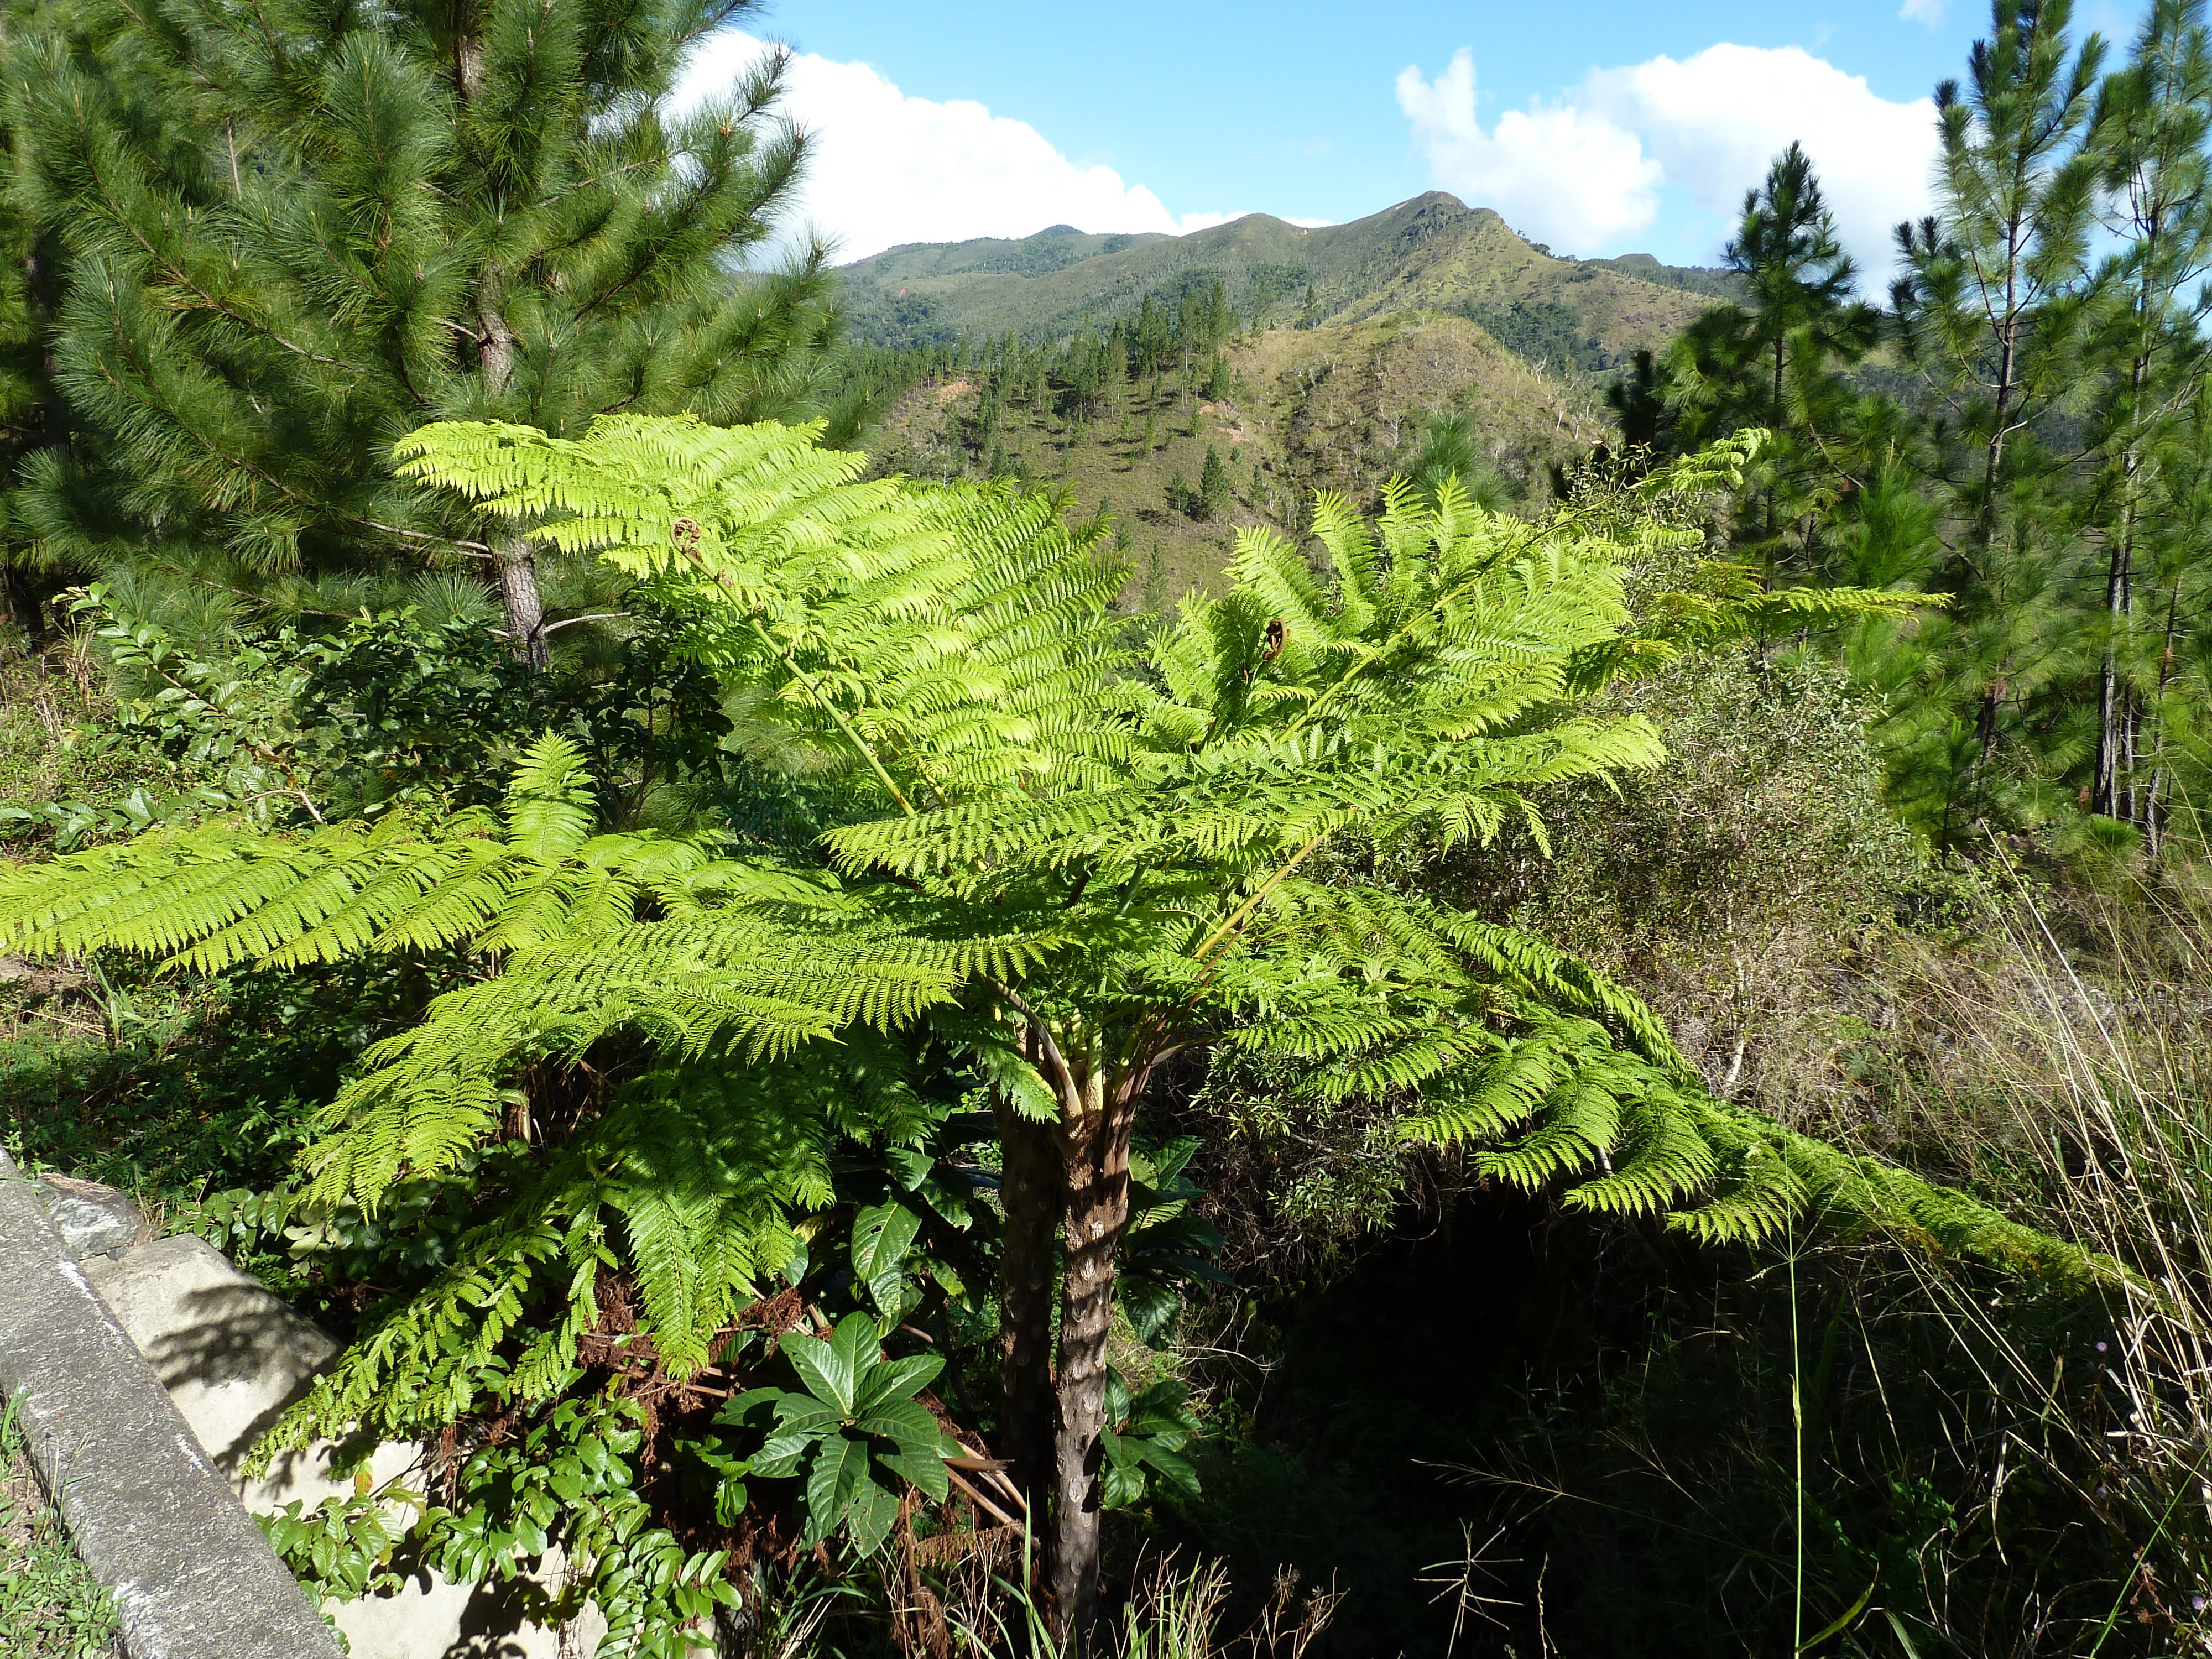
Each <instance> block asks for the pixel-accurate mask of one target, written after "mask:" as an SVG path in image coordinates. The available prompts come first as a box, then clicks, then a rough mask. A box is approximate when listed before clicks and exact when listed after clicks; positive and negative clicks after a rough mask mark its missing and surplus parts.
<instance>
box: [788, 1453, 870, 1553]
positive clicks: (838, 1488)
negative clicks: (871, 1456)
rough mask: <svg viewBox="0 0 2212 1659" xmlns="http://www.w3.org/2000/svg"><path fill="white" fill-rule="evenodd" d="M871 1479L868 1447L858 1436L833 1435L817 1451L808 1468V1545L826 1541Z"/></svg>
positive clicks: (804, 1540) (806, 1540)
mask: <svg viewBox="0 0 2212 1659" xmlns="http://www.w3.org/2000/svg"><path fill="white" fill-rule="evenodd" d="M869 1484H870V1482H869V1480H868V1453H867V1449H866V1447H865V1446H863V1445H862V1444H861V1443H860V1442H859V1441H857V1440H848V1439H847V1438H846V1437H844V1436H843V1435H842V1434H838V1435H832V1436H830V1437H829V1438H828V1439H827V1440H824V1441H823V1443H822V1444H821V1449H819V1450H817V1452H816V1453H815V1454H814V1462H813V1465H812V1467H811V1468H809V1469H808V1470H807V1471H806V1535H805V1538H804V1539H803V1540H802V1542H803V1543H805V1544H807V1545H810V1546H811V1545H814V1544H818V1543H820V1542H822V1541H823V1540H824V1539H826V1538H828V1537H829V1534H831V1533H833V1532H835V1531H836V1529H837V1524H838V1522H840V1521H842V1520H843V1518H844V1516H845V1510H846V1508H847V1506H848V1505H849V1504H851V1503H852V1501H853V1499H854V1498H855V1497H856V1496H857V1495H858V1494H859V1493H860V1491H861V1490H862V1488H864V1487H866V1486H868V1485H869Z"/></svg>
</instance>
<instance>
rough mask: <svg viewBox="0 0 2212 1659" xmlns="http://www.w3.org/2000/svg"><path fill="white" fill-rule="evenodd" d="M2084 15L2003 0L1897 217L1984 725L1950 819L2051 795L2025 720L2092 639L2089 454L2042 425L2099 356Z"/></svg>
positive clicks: (1958, 679) (1974, 698)
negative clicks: (2077, 597)
mask: <svg viewBox="0 0 2212 1659" xmlns="http://www.w3.org/2000/svg"><path fill="white" fill-rule="evenodd" d="M2070 20H2071V8H2070V6H2069V3H2068V0H1996V3H1995V4H1994V6H1993V8H1992V24H1993V27H1992V33H1991V35H1990V38H1989V39H1987V40H1979V41H1977V42H1976V43H1975V45H1974V48H1973V52H1972V58H1971V59H1970V68H1971V77H1970V81H1969V83H1968V85H1967V86H1966V88H1964V89H1963V91H1962V89H1961V88H1960V87H1959V85H1958V84H1957V83H1956V82H1948V81H1947V82H1944V83H1943V84H1942V85H1941V86H1939V87H1938V88H1936V110H1937V120H1938V128H1939V137H1940V141H1941V144H1942V151H1941V156H1940V160H1939V163H1938V168H1937V176H1936V190H1937V197H1938V204H1939V212H1938V213H1937V214H1936V215H1935V216H1931V217H1929V218H1928V219H1926V220H1924V221H1923V222H1921V223H1920V224H1918V225H1917V226H1914V225H1901V226H1899V228H1898V246H1899V253H1900V255H1901V258H1902V262H1903V264H1904V266H1905V274H1904V275H1903V276H1900V277H1899V279H1898V281H1897V283H1895V285H1894V287H1893V301H1894V306H1895V310H1896V313H1897V316H1898V319H1899V325H1900V327H1901V330H1902V333H1903V337H1904V342H1905V347H1906V349H1907V352H1908V354H1909V356H1911V360H1912V361H1913V362H1915V363H1917V365H1919V366H1921V367H1923V368H1924V369H1925V370H1926V372H1927V373H1928V374H1929V377H1930V379H1931V380H1933V382H1934V385H1935V389H1936V392H1937V394H1938V396H1939V397H1940V398H1941V399H1942V404H1943V407H1944V414H1945V419H1944V422H1943V423H1942V432H1941V434H1940V437H1939V441H1940V445H1941V451H1942V453H1940V454H1939V456H1938V458H1937V460H1936V470H1937V472H1938V476H1939V479H1940V483H1941V486H1942V489H1943V491H1944V493H1945V495H1946V496H1947V498H1948V499H1947V501H1946V503H1945V504H1946V506H1947V507H1948V509H1949V512H1950V513H1951V514H1952V515H1953V516H1954V520H1955V521H1956V522H1957V523H1958V524H1959V525H1960V527H1961V529H1960V534H1959V535H1958V536H1957V537H1956V538H1955V539H1954V542H1953V544H1952V545H1951V546H1950V548H1949V550H1948V557H1947V558H1946V560H1945V561H1944V563H1943V567H1942V569H1941V570H1940V571H1939V573H1938V574H1937V582H1938V585H1939V586H1942V588H1943V589H1945V590H1946V591H1948V592H1950V593H1951V594H1952V595H1954V614H1955V616H1956V618H1957V623H1956V626H1955V628H1954V630H1953V635H1952V639H1953V646H1952V649H1951V650H1950V651H1949V653H1948V660H1947V664H1946V672H1947V674H1948V679H1949V684H1948V686H1947V687H1946V689H1945V690H1942V692H1941V693H1939V694H1937V695H1940V696H1943V697H1944V698H1946V699H1947V700H1952V701H1953V702H1954V705H1963V707H1960V708H1959V713H1958V714H1957V716H1956V718H1957V719H1960V720H1964V722H1965V723H1966V725H1967V726H1970V727H1971V728H1972V746H1971V749H1962V748H1960V746H1958V745H1954V746H1953V747H1952V749H1951V750H1950V752H1953V753H1960V752H1963V753H1967V754H1969V755H1971V757H1972V760H1971V764H1970V765H1969V766H1968V767H1967V768H1966V770H1965V771H1964V772H1963V773H1962V774H1960V775H1957V776H1954V778H1952V779H1950V780H1949V781H1948V784H1947V785H1946V787H1948V789H1949V791H1950V792H1951V799H1950V801H1949V802H1948V804H1947V805H1946V807H1945V810H1944V812H1943V822H1944V823H1946V824H1956V825H1959V826H1960V827H1963V825H1964V823H1966V822H1967V821H1970V820H1972V819H1976V818H1982V817H1990V816H1991V815H1993V814H1999V813H2001V812H2009V811H2014V810H2015V807H2014V806H2011V805H2006V804H2005V803H2006V799H2007V798H2008V796H2009V795H2011V794H2012V793H2015V792H2019V793H2020V801H2019V803H2018V805H2017V809H2016V810H2020V811H2027V812H2028V813H2030V814H2037V813H2040V812H2042V811H2045V808H2044V807H2043V806H2041V805H2036V804H2033V800H2032V797H2033V796H2034V795H2035V794H2036V793H2037V792H2039V791H2040V790H2042V789H2043V788H2045V778H2044V773H2045V765H2044V763H2043V761H2042V759H2041V758H2040V757H2039V754H2038V752H2037V748H2038V738H2039V735H2041V734H2047V733H2048V732H2050V731H2051V726H2050V725H2049V723H2048V722H2044V723H2043V725H2042V733H2039V731H2038V730H2037V729H2036V728H2035V727H2034V726H2030V725H2029V724H2027V719H2028V717H2029V716H2031V715H2033V714H2035V713H2036V710H2037V705H2038V702H2039V700H2042V701H2047V700H2048V696H2049V694H2050V691H2051V688H2053V687H2054V686H2056V685H2058V684H2061V683H2063V681H2064V680H2066V679H2067V678H2069V675H2070V673H2071V670H2072V664H2071V662H2070V660H2069V659H2070V656H2071V654H2072V653H2074V652H2075V651H2076V650H2078V648H2079V645H2080V641H2079V639H2078V637H2077V636H2078V635H2079V632H2080V630H2079V627H2078V619H2068V618H2066V617H2065V616H2064V611H2065V606H2064V603H2063V600H2064V595H2065V594H2066V592H2067V591H2068V590H2069V587H2070V586H2072V585H2073V582H2074V580H2075V575H2074V572H2073V570H2072V568H2071V564H2072V562H2074V561H2075V560H2076V559H2077V558H2078V557H2079V556H2080V553H2081V549H2080V547H2079V545H2078V544H2077V543H2076V542H2075V539H2074V538H2073V536H2072V534H2071V529H2072V526H2071V522H2070V521H2071V520H2072V519H2073V517H2074V516H2075V507H2074V504H2073V503H2072V502H2071V501H2069V500H2068V499H2066V496H2067V486H2068V480H2069V471H2070V469H2071V467H2072V465H2073V464H2074V462H2075V459H2077V458H2076V457H2075V456H2073V455H2070V454H2063V453H2062V454H2051V453H2046V451H2045V449H2044V448H2043V447H2042V446H2041V445H2040V444H2039V443H2038V442H2037V441H2036V438H2035V433H2036V431H2037V429H2038V425H2039V422H2042V420H2043V418H2044V416H2045V415H2047V414H2048V413H2049V412H2050V411H2051V410H2052V409H2053V408H2054V407H2055V406H2056V405H2057V403H2058V402H2059V400H2060V399H2061V398H2063V397H2064V396H2065V395H2066V394H2067V393H2069V392H2071V391H2072V390H2074V389H2075V386H2077V385H2078V383H2079V380H2080V376H2081V374H2082V372H2083V370H2084V367H2085V365H2084V362H2083V358H2082V351H2081V348H2082V346H2083V344H2084V343H2085V338H2086V337H2085V333H2084V331H2083V329H2082V327H2081V324H2082V321H2083V315H2082V313H2083V307H2084V303H2085V301H2084V295H2083V285H2084V278H2085V276H2086V274H2087V239H2088V234H2089V231H2090V229H2091V228H2092V224H2093V216H2092V210H2093V206H2094V203H2095V195H2096V185H2097V161H2096V157H2095V155H2093V153H2092V152H2091V151H2090V150H2089V149H2087V148H2086V147H2085V146H2084V144H2083V143H2082V139H2083V138H2084V137H2085V135H2086V132H2087V126H2088V123H2089V120H2090V118H2091V115H2092V114H2093V107H2094V101H2095V93H2096V89H2097V77H2098V71H2099V67H2100V64H2101V62H2102V60H2103V55H2104V46H2103V42H2102V41H2101V40H2100V39H2099V38H2098V37H2097V36H2095V35H2093V34H2092V35H2090V36H2089V37H2088V38H2087V40H2084V41H2083V42H2082V43H2081V48H2080V50H2079V51H2076V50H2075V48H2074V47H2073V46H2072V44H2071V42H2070V40H2069V36H2068V33H2067V27H2068V24H2069V21H2070ZM2069 621H2070V623H2071V625H2069ZM1948 718H1949V717H1947V720H1948ZM2008 721H2010V722H2013V725H2012V728H2011V735H2012V737H2013V738H2014V739H2015V741H2014V744H2013V747H2012V750H2011V751H2010V755H2009V757H2008V758H2009V760H2010V762H2011V764H2010V767H2009V769H2008V770H2000V769H1999V766H1998V763H1999V761H2000V759H2001V757H2000V748H2001V746H2002V743H2003V740H2004V738H2006V736H2007V733H2008Z"/></svg>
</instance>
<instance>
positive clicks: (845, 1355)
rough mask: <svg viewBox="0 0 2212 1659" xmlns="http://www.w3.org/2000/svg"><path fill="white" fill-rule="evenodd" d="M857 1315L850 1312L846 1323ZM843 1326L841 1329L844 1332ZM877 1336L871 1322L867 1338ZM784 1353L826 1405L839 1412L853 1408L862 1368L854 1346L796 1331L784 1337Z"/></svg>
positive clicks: (841, 1413) (842, 1412)
mask: <svg viewBox="0 0 2212 1659" xmlns="http://www.w3.org/2000/svg"><path fill="white" fill-rule="evenodd" d="M855 1317H857V1316H850V1315H848V1316H847V1318H846V1321H845V1323H846V1324H847V1325H850V1324H851V1323H852V1322H853V1319H854V1318H855ZM842 1329H843V1328H842V1327H841V1328H840V1329H839V1334H840V1335H842ZM868 1340H869V1341H871V1342H873V1341H874V1340H876V1328H875V1325H874V1322H872V1321H870V1322H868ZM782 1346H783V1352H784V1357H785V1358H787V1359H789V1360H790V1361H791V1364H792V1368H793V1370H796V1371H797V1372H798V1373H799V1381H800V1382H802V1383H805V1385H806V1386H807V1388H808V1389H810V1390H811V1392H812V1393H813V1395H814V1396H815V1398H816V1399H817V1400H819V1401H822V1402H823V1404H824V1405H829V1406H835V1407H836V1408H837V1410H838V1413H839V1414H840V1415H841V1416H842V1415H843V1414H844V1413H849V1412H850V1411H851V1410H852V1409H853V1395H854V1389H855V1386H856V1385H857V1383H858V1382H859V1380H860V1368H859V1366H857V1365H855V1364H854V1362H853V1358H852V1346H853V1345H852V1344H850V1343H847V1344H845V1345H843V1346H839V1345H838V1343H837V1341H836V1340H835V1338H824V1337H819V1336H807V1335H805V1334H802V1333H800V1332H798V1331H793V1332H791V1333H790V1334H788V1335H787V1336H786V1337H785V1338H784V1339H783V1344H782Z"/></svg>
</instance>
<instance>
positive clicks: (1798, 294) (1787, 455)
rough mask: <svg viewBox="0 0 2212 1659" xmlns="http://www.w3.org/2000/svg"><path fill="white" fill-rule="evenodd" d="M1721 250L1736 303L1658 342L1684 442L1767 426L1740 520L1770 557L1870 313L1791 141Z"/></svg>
mask: <svg viewBox="0 0 2212 1659" xmlns="http://www.w3.org/2000/svg"><path fill="white" fill-rule="evenodd" d="M1726 258H1727V262H1728V265H1729V269H1730V270H1735V271H1736V272H1738V273H1739V274H1740V275H1741V276H1742V277H1743V280H1744V287H1745V289H1746V297H1745V300H1744V302H1743V303H1742V304H1741V305H1723V306H1715V307H1711V308H1710V309H1708V310H1707V311H1705V313H1703V314H1702V315H1700V316H1699V318H1698V319H1697V320H1696V321H1695V322H1694V323H1692V325H1690V327H1689V328H1687V329H1686V330H1685V331H1683V332H1682V333H1681V334H1680V335H1679V336H1678V337H1676V338H1675V340H1674V343H1672V345H1670V346H1669V348H1668V354H1667V379H1668V405H1669V413H1670V414H1671V416H1672V417H1673V419H1672V423H1673V425H1674V428H1676V429H1677V440H1676V441H1679V442H1680V444H1681V445H1682V446H1683V447H1686V448H1695V447H1697V446H1699V444H1702V443H1705V442H1707V441H1711V439H1713V438H1715V437H1717V436H1719V435H1723V434H1724V433H1728V432H1733V431H1736V430H1738V429H1740V428H1744V427H1752V426H1755V427H1764V428H1767V429H1768V430H1770V431H1771V432H1773V433H1774V434H1776V435H1777V438H1778V442H1777V443H1776V445H1775V446H1773V447H1771V448H1770V449H1769V450H1768V452H1767V453H1766V456H1765V470H1766V472H1767V477H1766V480H1765V489H1763V490H1762V491H1760V492H1759V495H1758V496H1756V497H1754V499H1755V500H1757V501H1758V502H1759V509H1760V516H1759V521H1758V522H1756V523H1754V524H1752V525H1749V526H1744V529H1745V531H1746V532H1747V535H1748V537H1749V538H1750V539H1752V540H1753V541H1755V542H1757V543H1758V544H1761V545H1763V546H1764V548H1765V550H1766V556H1767V559H1768V561H1769V562H1770V564H1773V563H1775V562H1777V561H1778V551H1779V550H1778V547H1777V545H1776V544H1777V538H1778V535H1779V534H1780V533H1781V531H1782V529H1783V527H1784V523H1785V522H1786V521H1787V520H1790V519H1791V518H1794V517H1796V516H1797V515H1798V513H1800V512H1801V511H1802V505H1803V496H1804V494H1805V488H1806V485H1807V483H1808V479H1809V477H1814V476H1819V475H1824V474H1825V475H1826V476H1828V477H1833V476H1834V472H1835V467H1834V465H1833V462H1832V459H1831V452H1830V451H1829V449H1828V448H1827V447H1826V446H1824V445H1823V444H1822V443H1821V441H1820V435H1821V434H1822V433H1823V432H1824V431H1826V432H1830V433H1832V432H1833V430H1834V429H1835V428H1836V427H1837V426H1838V423H1839V420H1840V410H1839V408H1838V405H1839V404H1841V403H1843V402H1844V400H1845V398H1846V393H1845V391H1844V384H1843V380H1842V376H1841V375H1840V374H1839V373H1838V369H1839V368H1846V367H1849V366H1850V365H1851V364H1854V363H1856V362H1858V361H1859V360H1860V359H1861V358H1862V357H1863V356H1865V355H1866V353H1867V351H1868V350H1869V349H1870V348H1871V347H1872V346H1873V344H1874V343H1875V333H1876V329H1877V314H1876V313H1875V308H1874V307H1872V306H1870V305H1869V304H1867V303H1866V302H1865V301H1863V300H1861V299H1859V298H1858V296H1857V291H1856V290H1857V282H1858V272H1857V267H1856V266H1855V265H1854V264H1853V263H1852V260H1851V258H1850V254H1849V253H1847V252H1845V251H1844V246H1843V243H1842V240H1840V238H1839V237H1838V234H1837V231H1836V222H1835V216H1834V214H1833V213H1832V211H1831V210H1829V207H1828V205H1827V202H1826V197H1824V196H1823V194H1822V192H1821V190H1820V179H1818V178H1817V177H1816V176H1815V174H1814V170H1813V163H1812V161H1811V159H1810V158H1809V157H1808V156H1807V155H1806V154H1805V152H1804V149H1803V148H1802V146H1800V145H1797V144H1795V143H1793V144H1791V145H1790V148H1789V149H1786V150H1784V152H1783V153H1782V154H1781V155H1778V156H1777V157H1776V158H1775V159H1774V162H1773V164H1772V166H1771V167H1769V168H1768V169H1767V173H1766V178H1765V181H1764V182H1763V183H1762V184H1760V185H1759V186H1758V187H1757V188H1756V189H1754V190H1752V191H1747V192H1746V193H1745V196H1744V202H1743V216H1742V219H1741V223H1740V224H1739V226H1738V228H1737V230H1736V234H1735V240H1732V241H1731V242H1729V245H1728V250H1727V255H1726ZM1624 395H1625V394H1624ZM1623 407H1624V408H1625V407H1626V405H1623ZM1652 435H1653V436H1656V429H1655V431H1654V432H1653V434H1652ZM1647 441H1648V440H1647Z"/></svg>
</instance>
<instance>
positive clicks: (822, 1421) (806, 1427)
mask: <svg viewBox="0 0 2212 1659" xmlns="http://www.w3.org/2000/svg"><path fill="white" fill-rule="evenodd" d="M844 1422H845V1413H843V1412H841V1411H839V1410H838V1409H837V1408H836V1407H835V1406H825V1405H823V1403H822V1402H821V1401H818V1400H817V1399H816V1398H815V1397H814V1396H813V1395H811V1394H787V1395H784V1397H783V1398H782V1399H781V1401H778V1402H777V1404H776V1408H775V1431H776V1433H777V1434H778V1435H780V1436H781V1435H787V1434H796V1435H801V1436H806V1437H813V1436H817V1435H824V1434H834V1433H836V1431H837V1430H838V1429H840V1428H842V1426H843V1425H844Z"/></svg>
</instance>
